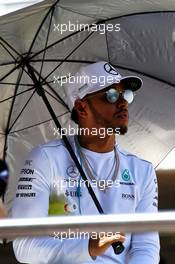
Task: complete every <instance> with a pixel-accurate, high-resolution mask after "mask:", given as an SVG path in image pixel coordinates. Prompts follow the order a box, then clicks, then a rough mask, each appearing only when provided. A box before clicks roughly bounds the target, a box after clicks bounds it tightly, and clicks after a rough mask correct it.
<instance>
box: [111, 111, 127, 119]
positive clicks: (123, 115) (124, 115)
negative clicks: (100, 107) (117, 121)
mask: <svg viewBox="0 0 175 264" xmlns="http://www.w3.org/2000/svg"><path fill="white" fill-rule="evenodd" d="M114 116H115V117H117V118H122V119H128V117H129V114H128V110H123V109H122V110H119V111H117V113H115V115H114Z"/></svg>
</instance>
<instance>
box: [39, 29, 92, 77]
mask: <svg viewBox="0 0 175 264" xmlns="http://www.w3.org/2000/svg"><path fill="white" fill-rule="evenodd" d="M93 33H94V32H91V33H90V34H89V35H88V36H87V37H86V38H85V39H84V40H83V41H82V42H80V44H79V45H78V46H77V47H75V48H74V49H73V50H72V51H71V52H70V53H69V54H68V55H67V56H66V58H65V59H67V58H68V57H70V56H71V55H72V54H73V53H74V52H75V51H76V50H77V49H78V48H79V47H80V46H81V45H82V44H83V43H84V42H85V41H86V40H87V39H88V38H89V37H90V36H91V35H92V34H93ZM63 63H64V61H63V62H61V63H59V64H58V65H57V66H56V67H55V68H54V69H53V70H52V71H51V72H50V73H49V74H48V75H47V76H46V77H45V78H44V80H47V78H48V77H49V76H50V75H51V74H52V73H53V72H54V71H55V70H56V69H57V68H58V67H60V66H61V65H62V64H63Z"/></svg>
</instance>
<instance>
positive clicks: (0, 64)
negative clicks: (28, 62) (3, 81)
mask: <svg viewBox="0 0 175 264" xmlns="http://www.w3.org/2000/svg"><path fill="white" fill-rule="evenodd" d="M15 63H16V62H15V61H9V62H3V63H0V66H6V65H10V64H15Z"/></svg>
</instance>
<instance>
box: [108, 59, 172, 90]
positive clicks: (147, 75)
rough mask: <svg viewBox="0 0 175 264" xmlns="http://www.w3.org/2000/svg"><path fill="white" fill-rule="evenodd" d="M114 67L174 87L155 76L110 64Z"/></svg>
mask: <svg viewBox="0 0 175 264" xmlns="http://www.w3.org/2000/svg"><path fill="white" fill-rule="evenodd" d="M112 65H113V66H114V67H117V68H118V69H122V70H128V71H131V72H135V73H138V74H142V75H144V76H146V77H149V78H151V79H154V80H156V81H159V82H162V83H165V84H167V85H170V86H173V87H175V84H173V83H170V82H167V81H165V80H162V79H160V78H158V77H155V76H152V75H151V74H148V73H144V72H141V71H138V70H135V69H131V68H127V67H123V66H119V65H116V64H112Z"/></svg>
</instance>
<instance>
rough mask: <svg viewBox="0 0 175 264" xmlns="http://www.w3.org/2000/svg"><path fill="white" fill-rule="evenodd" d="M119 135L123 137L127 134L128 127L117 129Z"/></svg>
mask: <svg viewBox="0 0 175 264" xmlns="http://www.w3.org/2000/svg"><path fill="white" fill-rule="evenodd" d="M119 132H120V135H125V134H126V133H127V132H128V127H127V126H125V125H124V126H121V127H120V129H119Z"/></svg>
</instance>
